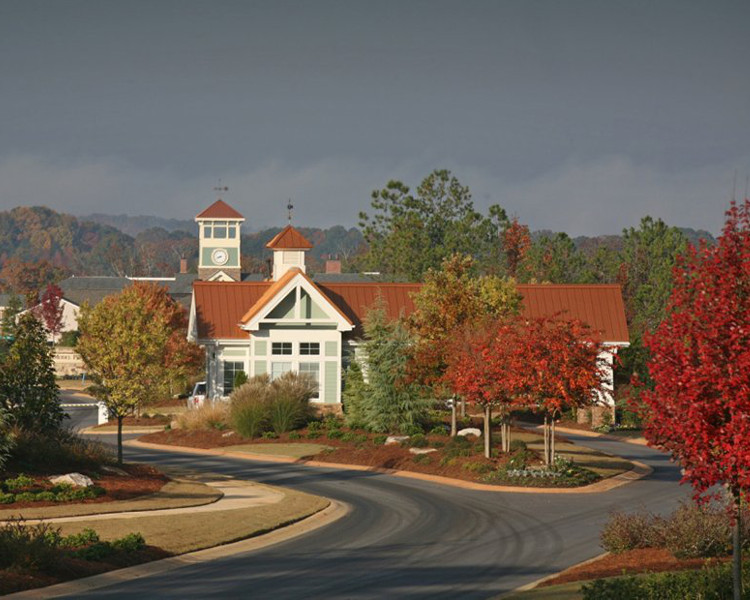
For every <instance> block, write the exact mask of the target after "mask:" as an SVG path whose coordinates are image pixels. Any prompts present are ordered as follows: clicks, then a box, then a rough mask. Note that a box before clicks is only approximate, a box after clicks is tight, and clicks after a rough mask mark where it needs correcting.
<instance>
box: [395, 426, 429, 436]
mask: <svg viewBox="0 0 750 600" xmlns="http://www.w3.org/2000/svg"><path fill="white" fill-rule="evenodd" d="M399 431H400V432H401V434H402V435H408V436H416V435H424V428H423V427H422V426H421V425H418V424H417V423H402V424H401V425H400V426H399Z"/></svg>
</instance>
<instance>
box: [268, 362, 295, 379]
mask: <svg viewBox="0 0 750 600" xmlns="http://www.w3.org/2000/svg"><path fill="white" fill-rule="evenodd" d="M291 370H292V363H290V362H272V363H271V380H274V379H276V378H277V377H281V376H282V375H283V374H284V373H288V372H289V371H291Z"/></svg>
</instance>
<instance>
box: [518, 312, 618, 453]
mask: <svg viewBox="0 0 750 600" xmlns="http://www.w3.org/2000/svg"><path fill="white" fill-rule="evenodd" d="M521 340H522V343H523V346H522V347H521V348H520V352H521V356H522V357H523V360H522V363H521V364H522V365H523V368H522V369H521V370H520V371H519V373H518V377H519V379H521V382H520V383H519V388H520V390H521V393H522V394H523V395H524V396H525V397H526V399H527V402H528V403H529V405H530V406H532V407H533V408H534V409H535V410H537V411H539V412H541V413H543V414H544V461H545V463H546V464H547V465H550V464H552V463H553V462H554V459H555V420H556V419H558V418H559V417H560V415H561V413H562V412H563V411H564V410H566V409H569V408H574V407H575V408H581V407H584V406H590V405H591V404H594V403H595V402H596V401H597V399H598V397H600V396H601V395H602V394H603V393H604V389H603V386H604V383H605V381H606V373H605V371H604V364H603V363H602V361H601V359H600V358H599V357H600V354H601V350H602V348H601V344H600V342H599V340H598V338H597V337H596V336H595V335H594V334H593V333H592V331H591V329H590V328H589V327H588V326H587V325H585V324H583V323H581V322H580V321H578V320H575V319H563V318H561V317H559V316H557V317H540V318H537V319H531V320H529V321H527V323H526V333H525V335H524V336H523V337H522V338H521Z"/></svg>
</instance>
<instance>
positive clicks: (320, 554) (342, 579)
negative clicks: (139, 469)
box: [78, 435, 689, 600]
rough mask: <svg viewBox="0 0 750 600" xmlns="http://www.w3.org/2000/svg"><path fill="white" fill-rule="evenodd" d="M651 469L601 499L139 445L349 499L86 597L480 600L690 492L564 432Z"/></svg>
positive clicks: (575, 556)
mask: <svg viewBox="0 0 750 600" xmlns="http://www.w3.org/2000/svg"><path fill="white" fill-rule="evenodd" d="M566 437H569V438H571V439H574V440H575V441H579V442H581V443H584V444H586V445H589V446H592V447H596V448H599V449H602V450H605V451H609V452H613V453H616V454H619V455H621V456H625V457H628V458H632V459H634V460H639V461H641V462H644V463H646V464H648V465H650V466H651V467H653V468H654V473H653V474H652V475H650V476H649V477H647V478H646V479H642V480H640V481H637V482H635V483H631V484H629V485H626V486H622V487H620V488H617V489H614V490H612V491H610V492H606V493H601V494H565V495H550V494H517V493H492V492H477V491H469V490H461V489H457V488H452V487H446V486H440V485H437V484H431V483H426V482H420V481H416V480H410V479H404V478H399V477H393V476H388V475H380V474H371V473H364V472H360V471H338V470H331V469H321V468H310V467H304V466H299V465H289V464H277V463H262V462H250V461H240V460H232V459H227V458H219V457H205V456H199V455H189V454H183V453H177V452H159V451H150V450H142V449H130V448H128V449H127V451H126V458H127V460H134V461H143V462H152V463H156V464H160V465H164V466H180V467H189V468H192V469H198V470H202V471H209V472H215V473H224V474H227V475H232V476H234V477H240V478H247V479H251V480H255V481H260V482H263V483H268V484H273V485H278V486H282V487H290V488H294V489H297V490H302V491H306V492H310V493H313V494H319V495H322V496H326V497H328V498H335V499H337V500H340V501H342V502H346V503H347V504H349V505H350V506H351V508H352V510H351V512H350V513H349V514H348V515H347V516H345V517H344V518H343V519H341V520H339V521H337V522H335V523H333V524H331V525H329V526H327V527H324V528H322V529H319V530H317V531H314V532H311V533H309V534H307V535H305V536H302V537H298V538H295V539H294V540H291V541H288V542H284V543H281V544H277V545H275V546H271V547H269V548H266V549H264V550H258V551H254V552H249V553H244V554H241V555H236V556H233V557H231V558H225V559H220V560H216V561H212V562H209V563H203V564H197V565H190V566H186V567H183V568H180V569H178V570H175V571H172V572H169V573H165V574H161V575H157V576H151V577H144V578H141V579H137V580H131V581H128V582H124V583H120V584H117V585H114V586H110V587H108V588H102V589H99V590H95V591H93V592H91V593H89V594H87V595H84V596H80V595H79V596H78V597H87V598H273V599H274V600H281V599H286V598H294V599H296V598H326V599H328V598H462V599H463V598H488V597H492V596H495V595H497V594H501V593H504V592H508V591H510V590H513V589H515V588H517V587H519V586H521V585H524V584H526V583H529V582H532V581H535V580H537V579H539V578H541V577H544V576H546V575H549V574H552V573H555V572H558V571H560V570H562V569H564V568H566V567H568V566H571V565H573V564H576V563H578V562H581V561H583V560H586V559H588V558H591V557H594V556H596V555H598V554H600V553H601V552H602V550H601V548H600V547H599V544H598V534H599V529H600V526H601V525H602V523H603V522H604V521H605V520H606V518H607V515H608V513H609V512H610V511H611V510H613V509H625V510H635V509H638V508H642V507H643V508H647V509H649V510H653V511H655V512H667V511H669V510H671V508H672V507H673V506H674V505H675V504H676V503H677V502H678V501H679V500H680V499H682V498H686V497H688V496H689V490H688V489H686V488H685V487H684V486H683V487H681V486H678V483H677V482H678V481H679V472H678V470H677V468H676V467H675V466H674V465H671V464H670V463H669V461H668V459H667V458H666V457H665V456H664V455H661V454H659V453H657V452H655V451H653V450H651V449H649V448H645V447H641V446H636V445H630V444H625V443H622V442H611V441H599V440H595V439H590V438H578V437H577V436H568V435H566Z"/></svg>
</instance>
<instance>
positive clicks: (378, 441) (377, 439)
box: [372, 433, 388, 446]
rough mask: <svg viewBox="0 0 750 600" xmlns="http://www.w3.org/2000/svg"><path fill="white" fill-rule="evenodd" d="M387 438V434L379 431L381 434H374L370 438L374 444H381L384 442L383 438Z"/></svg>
mask: <svg viewBox="0 0 750 600" xmlns="http://www.w3.org/2000/svg"><path fill="white" fill-rule="evenodd" d="M387 439H388V436H387V435H383V434H382V433H381V434H379V435H376V436H374V437H373V438H372V443H373V444H375V445H376V446H382V445H383V444H385V440H387Z"/></svg>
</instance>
